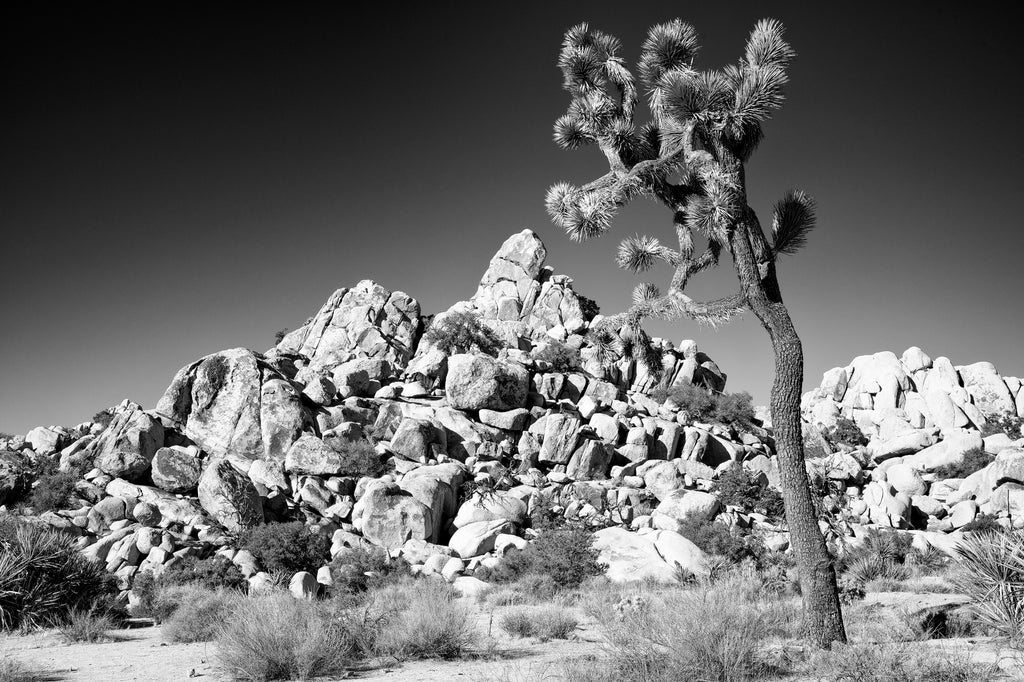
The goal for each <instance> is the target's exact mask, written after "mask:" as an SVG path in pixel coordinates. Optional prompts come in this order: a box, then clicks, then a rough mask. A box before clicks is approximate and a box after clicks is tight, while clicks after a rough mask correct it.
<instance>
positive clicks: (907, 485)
mask: <svg viewBox="0 0 1024 682" xmlns="http://www.w3.org/2000/svg"><path fill="white" fill-rule="evenodd" d="M885 475H886V478H887V479H888V481H889V484H890V485H892V487H893V488H895V489H896V492H899V493H903V494H905V495H909V496H910V497H913V496H914V495H924V494H925V491H926V490H927V489H928V486H927V485H926V484H925V482H924V479H922V478H921V474H919V473H918V472H917V471H915V470H914V468H913V467H911V466H909V465H907V464H897V465H895V466H892V467H889V468H888V469H886V472H885Z"/></svg>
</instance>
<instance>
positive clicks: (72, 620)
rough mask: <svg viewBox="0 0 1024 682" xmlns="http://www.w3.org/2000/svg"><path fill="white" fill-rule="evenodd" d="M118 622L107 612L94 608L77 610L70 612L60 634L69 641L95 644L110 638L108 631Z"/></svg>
mask: <svg viewBox="0 0 1024 682" xmlns="http://www.w3.org/2000/svg"><path fill="white" fill-rule="evenodd" d="M117 626H118V623H117V622H116V621H115V620H114V619H113V618H112V617H110V616H109V615H108V614H105V613H98V612H96V611H94V610H93V609H89V610H84V611H83V610H75V611H72V612H71V613H69V614H68V616H67V618H66V619H65V621H64V622H63V623H62V624H61V626H60V634H61V636H63V637H64V639H66V640H67V641H68V642H82V643H88V644H95V643H96V642H103V641H106V640H107V639H109V637H108V635H107V633H108V632H110V631H111V630H113V629H114V628H116V627H117Z"/></svg>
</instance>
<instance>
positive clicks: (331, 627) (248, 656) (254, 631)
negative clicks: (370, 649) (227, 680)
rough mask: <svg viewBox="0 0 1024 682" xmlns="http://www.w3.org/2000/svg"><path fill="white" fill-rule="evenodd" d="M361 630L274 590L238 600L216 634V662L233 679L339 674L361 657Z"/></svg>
mask: <svg viewBox="0 0 1024 682" xmlns="http://www.w3.org/2000/svg"><path fill="white" fill-rule="evenodd" d="M366 629H367V628H366V627H365V625H364V624H362V623H359V622H357V621H355V620H354V619H352V618H349V617H347V614H344V613H333V612H331V611H330V610H329V609H328V608H327V607H326V606H325V605H323V604H321V603H317V602H311V601H309V600H306V599H295V598H294V597H292V596H291V595H290V594H287V593H282V592H274V593H270V594H263V595H259V596H255V597H250V598H247V599H244V600H240V601H239V604H238V606H237V608H235V609H234V610H233V611H232V612H231V616H230V617H229V618H228V620H227V621H226V623H225V624H224V627H223V628H222V629H221V630H220V631H219V632H218V633H217V658H218V660H219V662H220V664H221V666H222V667H223V669H224V671H225V673H227V674H228V675H229V676H231V677H232V678H234V679H238V680H254V681H255V680H261V681H262V680H294V679H299V680H309V679H313V678H316V677H328V676H340V675H342V674H343V673H344V672H345V668H346V667H347V666H348V665H349V664H350V663H351V662H353V661H354V660H356V659H357V657H358V656H360V655H361V653H362V651H361V647H362V642H363V641H364V640H363V637H364V635H365V631H366Z"/></svg>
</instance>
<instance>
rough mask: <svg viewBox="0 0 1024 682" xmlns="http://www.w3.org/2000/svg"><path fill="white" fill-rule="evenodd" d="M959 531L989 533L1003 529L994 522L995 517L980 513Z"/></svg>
mask: <svg viewBox="0 0 1024 682" xmlns="http://www.w3.org/2000/svg"><path fill="white" fill-rule="evenodd" d="M960 530H962V531H963V532H965V533H986V532H989V531H997V532H998V531H1001V530H1003V527H1002V526H1001V525H999V522H998V521H996V517H994V516H989V515H988V514H985V513H981V514H978V515H977V516H975V517H974V519H973V520H972V521H970V522H969V523H968V524H967V525H965V526H964V527H963V528H961V529H960Z"/></svg>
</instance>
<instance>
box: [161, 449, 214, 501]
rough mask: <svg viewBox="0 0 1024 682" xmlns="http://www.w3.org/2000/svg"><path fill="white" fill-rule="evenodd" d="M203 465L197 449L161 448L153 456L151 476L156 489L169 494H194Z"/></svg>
mask: <svg viewBox="0 0 1024 682" xmlns="http://www.w3.org/2000/svg"><path fill="white" fill-rule="evenodd" d="M202 473H203V465H202V462H201V461H200V459H199V452H198V451H197V450H196V449H195V448H187V447H183V446H181V445H172V446H170V447H164V448H160V449H159V450H157V451H156V454H155V455H154V456H153V462H152V470H151V472H150V475H151V477H152V479H153V484H154V485H156V487H158V488H160V489H162V490H166V491H167V492H169V493H180V494H183V495H186V494H189V493H194V492H195V491H196V487H197V486H198V485H199V477H200V476H202Z"/></svg>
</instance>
